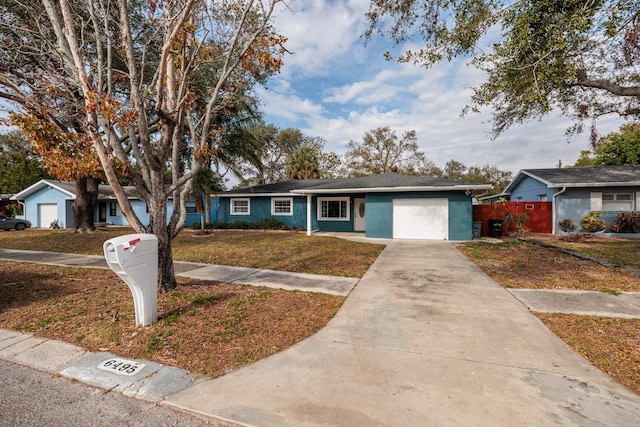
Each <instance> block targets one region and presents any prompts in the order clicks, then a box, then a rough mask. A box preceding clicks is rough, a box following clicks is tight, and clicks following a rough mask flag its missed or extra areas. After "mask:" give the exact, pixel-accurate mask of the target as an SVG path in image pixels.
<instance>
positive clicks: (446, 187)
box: [291, 184, 491, 194]
mask: <svg viewBox="0 0 640 427" xmlns="http://www.w3.org/2000/svg"><path fill="white" fill-rule="evenodd" d="M489 189H491V186H490V185H485V184H478V185H443V186H420V187H372V188H368V187H362V188H331V189H322V190H317V189H313V188H309V189H304V188H303V189H298V190H291V192H292V193H296V194H344V193H398V192H417V191H424V192H432V191H465V190H489Z"/></svg>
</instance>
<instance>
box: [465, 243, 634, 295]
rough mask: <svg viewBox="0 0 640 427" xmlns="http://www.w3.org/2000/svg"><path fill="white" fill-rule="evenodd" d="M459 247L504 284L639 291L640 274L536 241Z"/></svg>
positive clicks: (537, 287) (528, 286)
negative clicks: (567, 252) (545, 246)
mask: <svg viewBox="0 0 640 427" xmlns="http://www.w3.org/2000/svg"><path fill="white" fill-rule="evenodd" d="M460 249H461V250H462V252H464V253H465V254H466V255H467V256H468V257H469V258H470V259H471V260H472V261H473V262H474V263H476V264H477V265H478V266H479V267H480V268H482V269H483V270H484V271H485V272H486V273H487V274H489V275H490V276H491V277H492V278H493V279H494V280H496V281H497V282H498V283H500V284H501V285H502V286H504V287H505V288H526V289H579V290H587V291H601V292H640V277H639V276H638V275H637V274H634V273H632V272H629V271H627V270H625V269H622V268H611V267H605V266H602V265H600V264H597V263H595V262H593V261H587V260H582V259H579V258H577V257H575V256H572V255H569V254H566V253H563V252H560V251H557V250H553V249H550V248H543V247H540V246H538V245H535V244H533V243H525V242H521V241H518V240H506V241H504V242H503V243H469V244H466V245H462V246H460Z"/></svg>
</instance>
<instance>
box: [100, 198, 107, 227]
mask: <svg viewBox="0 0 640 427" xmlns="http://www.w3.org/2000/svg"><path fill="white" fill-rule="evenodd" d="M98 222H107V204H106V203H105V202H100V203H98Z"/></svg>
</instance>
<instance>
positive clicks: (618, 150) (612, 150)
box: [594, 123, 640, 165]
mask: <svg viewBox="0 0 640 427" xmlns="http://www.w3.org/2000/svg"><path fill="white" fill-rule="evenodd" d="M594 164H596V165H640V123H630V124H626V125H622V126H621V127H620V132H613V133H610V134H608V135H606V136H605V137H603V138H602V139H600V141H598V143H597V144H596V146H595V148H594Z"/></svg>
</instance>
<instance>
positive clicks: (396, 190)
mask: <svg viewBox="0 0 640 427" xmlns="http://www.w3.org/2000/svg"><path fill="white" fill-rule="evenodd" d="M489 188H491V186H490V185H479V184H471V183H465V182H455V181H447V180H442V179H435V178H429V177H420V176H409V175H401V174H395V173H387V174H381V175H372V176H367V177H361V178H340V179H302V180H293V181H285V182H279V183H276V184H266V185H260V186H255V187H249V188H243V189H238V190H232V191H227V192H225V193H222V194H220V195H219V197H220V208H219V212H218V217H219V220H220V221H222V222H234V221H236V220H239V221H245V222H249V223H252V222H255V221H257V220H259V219H262V218H267V217H274V218H276V219H278V220H280V221H282V222H283V223H284V224H286V225H288V226H293V227H296V228H302V229H306V230H307V234H310V233H311V232H312V231H337V232H353V231H355V232H364V233H365V235H366V237H375V238H388V239H390V238H394V239H435V240H471V238H472V208H471V205H472V192H473V191H478V190H488V189H489Z"/></svg>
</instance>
